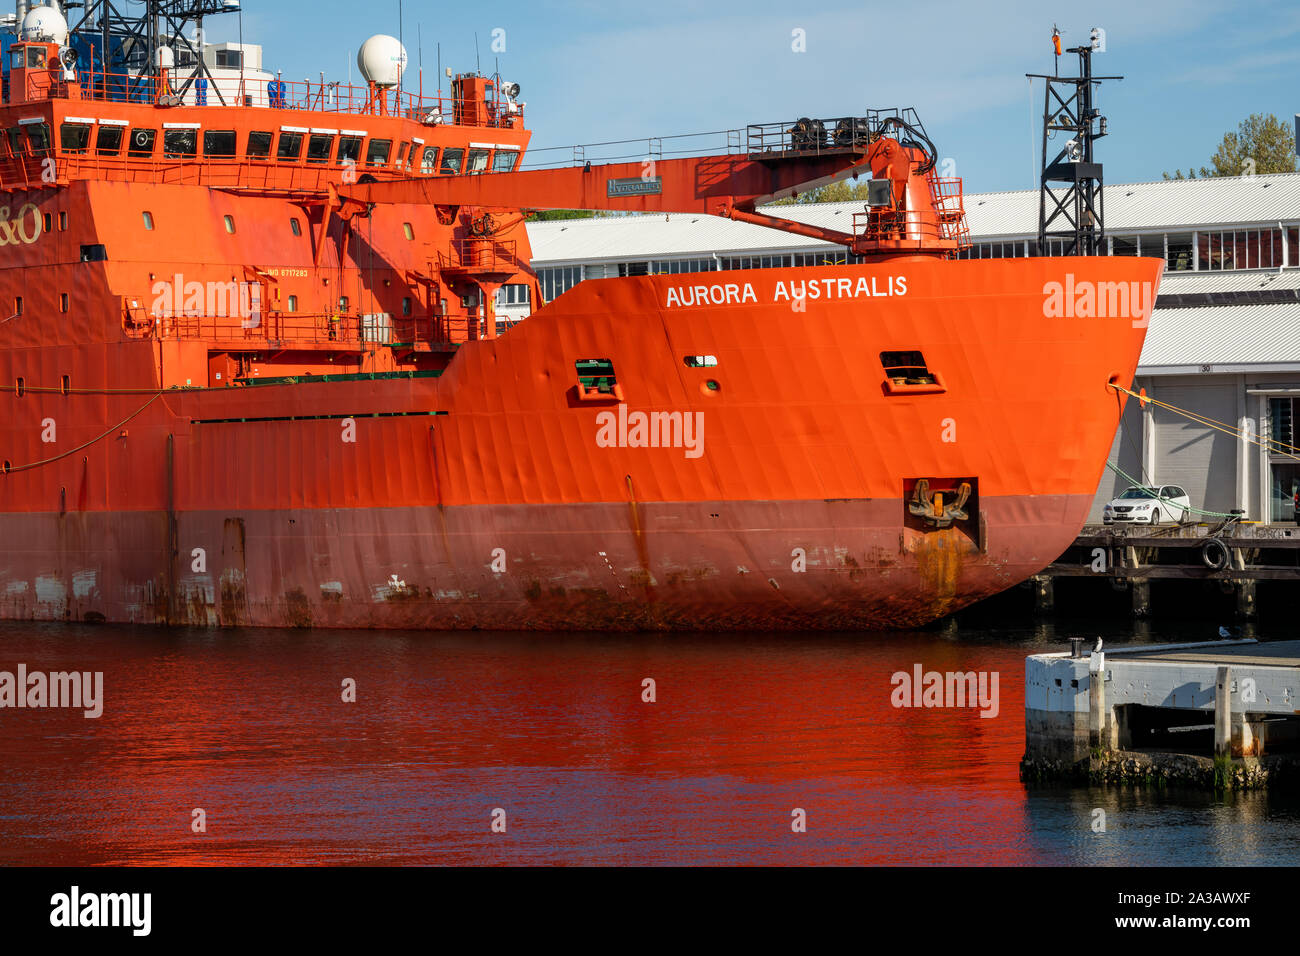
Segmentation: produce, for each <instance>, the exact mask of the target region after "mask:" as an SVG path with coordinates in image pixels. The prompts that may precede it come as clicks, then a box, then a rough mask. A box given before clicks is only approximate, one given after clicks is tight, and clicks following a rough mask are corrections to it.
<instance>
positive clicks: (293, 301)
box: [289, 295, 298, 312]
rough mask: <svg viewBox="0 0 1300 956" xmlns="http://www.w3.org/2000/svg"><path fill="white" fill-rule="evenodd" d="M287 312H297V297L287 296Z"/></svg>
mask: <svg viewBox="0 0 1300 956" xmlns="http://www.w3.org/2000/svg"><path fill="white" fill-rule="evenodd" d="M289 311H290V312H297V311H298V297H297V296H296V295H291V296H289Z"/></svg>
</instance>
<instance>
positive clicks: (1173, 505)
mask: <svg viewBox="0 0 1300 956" xmlns="http://www.w3.org/2000/svg"><path fill="white" fill-rule="evenodd" d="M1191 508H1192V499H1191V498H1189V497H1188V496H1187V492H1185V491H1183V489H1182V488H1180V487H1178V485H1161V486H1160V487H1159V488H1147V487H1144V486H1142V485H1133V486H1131V487H1130V488H1129V489H1128V491H1126V492H1124V493H1123V494H1122V495H1120V496H1119V497H1118V498H1112V499H1111V500H1110V502H1108V503H1107V505H1106V507H1104V508H1102V509H1101V523H1102V524H1148V525H1149V524H1163V523H1164V522H1166V521H1172V522H1174V523H1181V522H1183V521H1186V520H1187V519H1188V518H1190V517H1191Z"/></svg>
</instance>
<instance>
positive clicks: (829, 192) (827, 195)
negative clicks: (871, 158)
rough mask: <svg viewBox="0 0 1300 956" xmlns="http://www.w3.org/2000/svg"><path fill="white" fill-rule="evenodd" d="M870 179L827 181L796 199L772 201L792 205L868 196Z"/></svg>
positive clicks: (777, 203)
mask: <svg viewBox="0 0 1300 956" xmlns="http://www.w3.org/2000/svg"><path fill="white" fill-rule="evenodd" d="M870 182H871V180H869V179H859V180H858V181H857V182H856V183H855V182H851V181H849V180H847V179H841V180H840V181H839V182H836V183H827V184H826V185H825V186H817V187H816V188H814V189H809V190H808V191H807V192H802V193H800V194H799V195H798V197H796V198H794V199H778V200H777V201H776V202H774V203H772V205H774V206H792V205H794V204H795V203H814V202H848V201H849V200H851V199H862V200H866V198H867V188H868V183H870Z"/></svg>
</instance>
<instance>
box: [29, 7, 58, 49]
mask: <svg viewBox="0 0 1300 956" xmlns="http://www.w3.org/2000/svg"><path fill="white" fill-rule="evenodd" d="M21 35H22V38H23V39H24V40H26V41H28V42H44V43H57V44H58V45H59V46H63V45H64V44H65V43H67V42H68V21H67V20H65V19H64V18H63V14H61V13H59V11H58V10H56V9H55V8H54V7H32V8H31V9H30V10H28V11H27V16H25V17H23V23H22V30H21Z"/></svg>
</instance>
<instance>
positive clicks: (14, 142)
mask: <svg viewBox="0 0 1300 956" xmlns="http://www.w3.org/2000/svg"><path fill="white" fill-rule="evenodd" d="M9 152H10V153H12V154H13V155H14V156H21V155H22V154H23V131H22V130H21V129H19V128H18V127H17V126H14V127H11V128H10V130H9Z"/></svg>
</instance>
